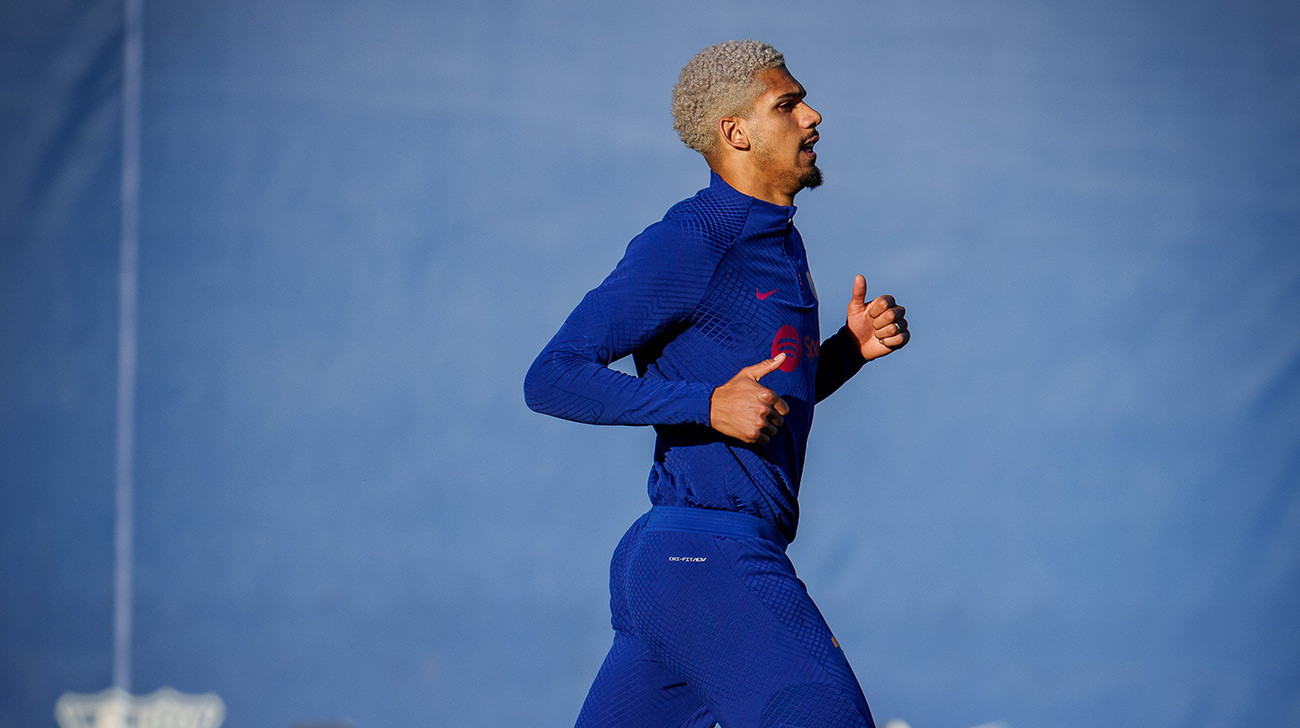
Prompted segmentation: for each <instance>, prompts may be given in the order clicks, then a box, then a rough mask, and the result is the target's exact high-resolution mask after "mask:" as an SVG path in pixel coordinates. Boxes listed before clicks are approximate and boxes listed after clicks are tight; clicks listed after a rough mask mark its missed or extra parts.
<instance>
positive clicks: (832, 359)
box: [817, 324, 867, 402]
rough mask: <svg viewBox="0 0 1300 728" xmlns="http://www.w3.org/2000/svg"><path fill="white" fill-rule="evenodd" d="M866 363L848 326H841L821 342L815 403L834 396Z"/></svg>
mask: <svg viewBox="0 0 1300 728" xmlns="http://www.w3.org/2000/svg"><path fill="white" fill-rule="evenodd" d="M866 363H867V360H866V359H864V358H862V349H860V348H858V342H857V339H855V338H854V336H853V333H852V332H851V331H849V327H848V324H845V325H844V326H841V327H840V330H839V331H836V332H835V333H834V334H831V336H830V338H828V339H826V341H823V342H822V346H821V355H820V356H818V357H817V401H818V402H820V401H822V400H823V399H826V398H827V397H829V396H831V395H832V394H834V393H835V390H837V389H839V388H840V385H842V384H844V383H845V382H847V381H849V379H851V378H852V377H853V375H854V374H857V373H858V370H860V369H862V366H863V365H864V364H866Z"/></svg>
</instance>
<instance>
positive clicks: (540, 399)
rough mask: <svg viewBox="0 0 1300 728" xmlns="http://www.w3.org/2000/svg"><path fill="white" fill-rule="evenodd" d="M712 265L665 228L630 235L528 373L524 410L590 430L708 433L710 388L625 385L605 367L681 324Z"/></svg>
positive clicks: (667, 224) (641, 381)
mask: <svg viewBox="0 0 1300 728" xmlns="http://www.w3.org/2000/svg"><path fill="white" fill-rule="evenodd" d="M716 265H717V259H716V253H714V252H713V251H711V250H710V249H709V247H708V246H706V245H703V244H701V243H700V242H699V241H698V239H693V238H692V236H690V235H689V234H688V233H687V231H686V230H684V229H683V228H682V227H681V226H680V225H679V224H676V223H674V222H672V221H667V220H666V221H664V222H660V223H658V224H656V225H652V226H651V227H650V228H648V229H647V230H646V231H645V232H643V233H642V234H641V235H638V236H637V237H636V239H634V240H633V241H632V242H631V244H629V245H628V249H627V253H626V254H625V255H624V256H623V259H622V260H621V261H619V264H618V266H617V267H616V268H615V269H614V271H613V272H612V273H610V274H609V276H608V277H607V278H606V279H605V280H604V282H602V283H601V284H600V285H599V286H598V287H596V288H595V289H593V290H592V291H591V292H589V293H588V294H587V295H586V296H585V297H584V298H583V299H582V302H581V303H579V304H578V306H577V308H575V309H574V310H573V313H571V314H569V318H568V319H567V320H566V321H565V322H564V325H563V326H561V327H560V330H559V332H558V333H556V335H555V337H554V338H553V339H551V341H550V343H549V344H547V346H546V348H545V349H543V350H542V353H541V354H540V355H538V357H537V359H536V360H535V361H534V362H533V365H532V367H531V368H529V370H528V374H527V376H526V377H525V378H524V399H525V401H526V402H527V403H528V406H529V407H530V408H531V409H533V410H534V411H537V412H541V413H543V414H549V415H553V416H556V417H562V418H564V419H568V420H575V421H578V422H589V423H593V424H610V425H660V424H663V425H667V424H685V423H696V424H702V425H708V424H709V419H710V417H709V407H710V397H711V396H712V393H713V389H714V386H715V385H714V384H713V383H708V382H683V381H665V380H660V379H646V378H642V377H633V376H629V375H627V374H624V373H622V372H619V371H616V370H613V369H610V368H609V364H610V362H613V361H616V360H618V359H621V358H622V357H624V356H626V355H628V354H630V353H631V352H633V351H635V350H636V349H638V348H640V347H642V346H645V345H647V344H649V343H650V342H652V341H654V339H656V338H657V337H659V336H662V335H664V334H665V333H666V332H668V331H669V330H670V329H672V328H673V327H674V326H677V325H679V324H680V323H682V322H683V321H685V320H686V319H687V318H688V317H689V316H690V315H691V313H692V312H693V311H694V309H695V306H696V304H698V303H699V301H700V299H701V298H702V297H703V295H704V291H705V289H706V288H707V286H708V283H709V280H710V278H711V277H712V275H713V270H714V268H715V267H716Z"/></svg>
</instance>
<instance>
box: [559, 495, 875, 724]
mask: <svg viewBox="0 0 1300 728" xmlns="http://www.w3.org/2000/svg"><path fill="white" fill-rule="evenodd" d="M785 548H786V542H785V539H784V538H782V537H781V535H780V533H778V532H777V531H776V529H775V528H774V527H773V526H771V524H769V523H767V522H766V521H763V520H762V519H759V518H756V517H753V516H749V515H747V514H742V513H734V512H730V511H714V510H705V509H700V508H680V507H672V508H669V507H662V506H656V507H655V508H653V509H651V511H650V512H649V513H647V514H646V515H644V516H642V517H641V518H640V519H639V520H637V522H636V523H634V524H633V525H632V527H631V528H630V529H628V532H627V533H626V534H625V535H624V536H623V539H622V541H621V542H620V543H619V545H618V548H617V549H616V550H615V551H614V558H613V561H612V563H611V566H610V609H611V611H612V613H613V624H614V644H613V646H612V647H611V648H610V650H609V654H608V656H606V658H605V662H604V664H603V665H602V666H601V668H600V672H599V673H598V674H597V676H596V680H595V682H594V683H593V684H592V686H591V691H590V692H589V693H588V695H587V700H586V703H584V705H583V707H582V713H581V714H580V715H579V717H578V723H577V726H578V728H711V727H712V726H713V725H714V724H715V723H717V724H720V725H721V726H722V728H874V723H873V722H872V720H871V711H870V709H869V708H868V707H867V701H866V699H865V698H864V697H863V695H862V689H861V688H860V687H859V686H858V681H857V678H856V677H855V676H854V675H853V670H852V669H850V668H849V664H848V662H847V661H846V660H845V658H844V652H843V651H842V650H841V649H840V647H839V644H838V642H836V641H835V638H834V637H833V636H832V635H831V631H830V628H829V627H827V625H826V620H825V619H823V617H822V615H821V612H819V611H818V610H817V607H816V605H814V604H813V602H812V599H811V598H809V596H808V591H807V589H806V588H805V587H804V584H803V582H802V581H800V580H799V578H798V577H796V576H795V573H794V566H793V565H792V564H791V563H790V560H789V559H788V558H787V557H786V555H785Z"/></svg>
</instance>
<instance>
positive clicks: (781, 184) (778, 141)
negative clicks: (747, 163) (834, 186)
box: [745, 66, 822, 197]
mask: <svg viewBox="0 0 1300 728" xmlns="http://www.w3.org/2000/svg"><path fill="white" fill-rule="evenodd" d="M758 78H759V79H760V80H761V81H762V82H763V83H764V84H765V86H766V89H765V90H764V91H763V93H761V94H759V97H758V100H757V101H755V102H754V109H753V111H752V112H751V113H750V115H748V116H746V117H745V121H746V122H747V123H746V128H747V130H748V131H749V138H750V144H751V145H752V150H753V153H754V162H755V163H756V164H757V165H758V168H759V171H760V173H761V174H762V175H763V176H764V177H765V178H766V179H767V180H768V181H769V182H770V183H771V184H772V185H774V186H775V187H777V188H779V189H781V190H783V191H785V192H788V193H789V195H790V196H791V197H793V196H794V194H795V193H797V192H798V191H799V190H802V189H804V188H812V187H816V186H818V185H820V184H821V183H822V171H821V170H820V169H818V168H817V153H816V152H814V151H813V144H816V143H817V140H818V138H819V136H818V134H817V125H818V124H820V123H821V121H822V115H821V114H819V113H817V111H816V109H814V108H813V107H811V106H809V105H808V104H806V103H804V100H803V99H804V96H805V95H807V92H806V91H805V90H804V87H803V86H802V85H801V84H800V83H799V82H798V81H796V80H795V78H794V76H791V75H790V72H789V71H787V70H786V69H785V67H784V66H781V67H778V68H769V69H767V70H766V71H763V72H762V73H760V74H759V75H758Z"/></svg>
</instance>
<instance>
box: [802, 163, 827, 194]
mask: <svg viewBox="0 0 1300 728" xmlns="http://www.w3.org/2000/svg"><path fill="white" fill-rule="evenodd" d="M821 186H822V171H821V170H820V169H818V168H817V165H815V164H814V165H812V166H811V167H809V168H808V169H806V170H804V172H803V174H801V175H799V189H801V190H811V189H814V188H817V187H821Z"/></svg>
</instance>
